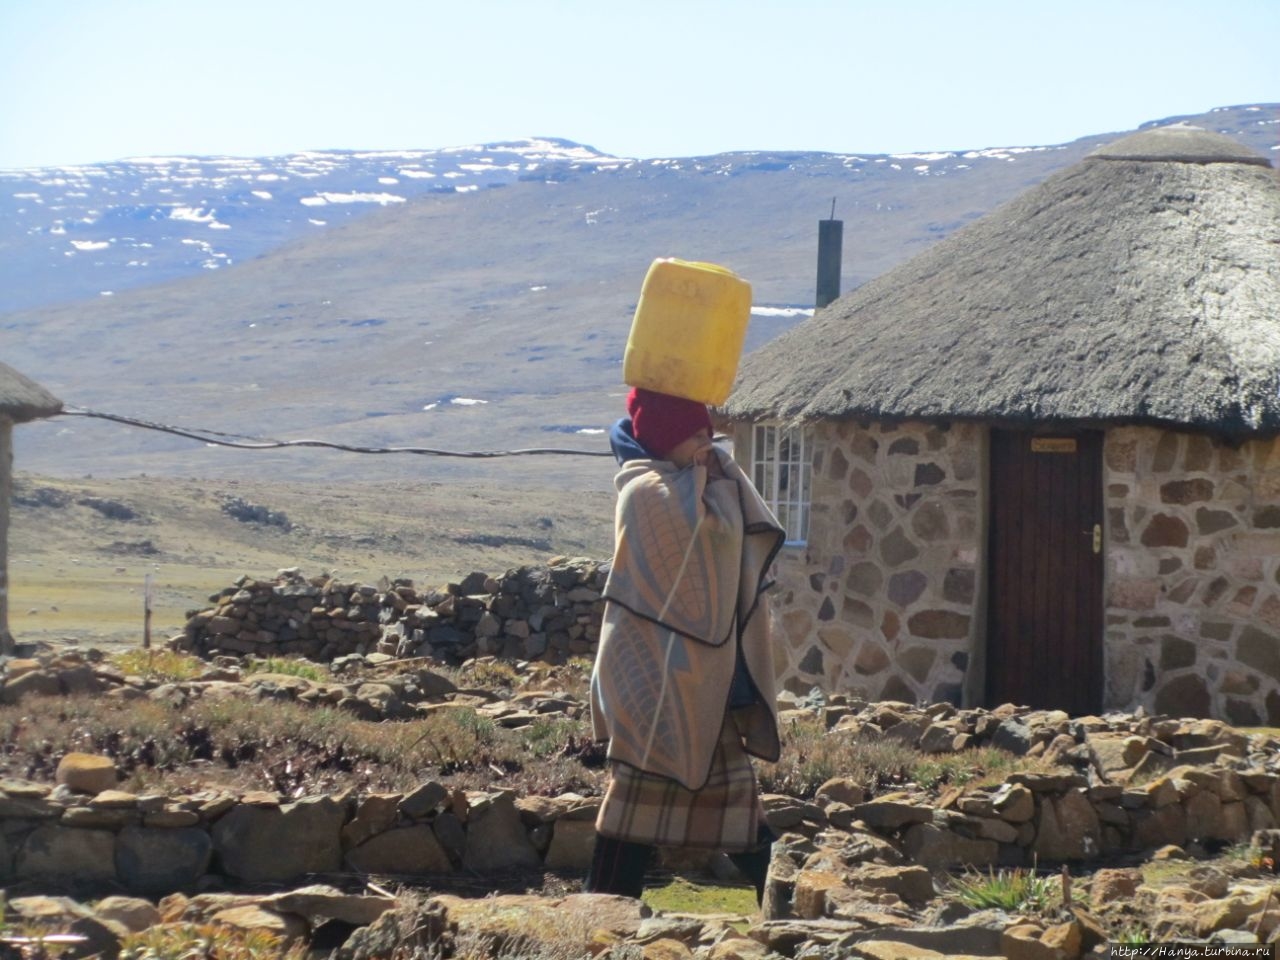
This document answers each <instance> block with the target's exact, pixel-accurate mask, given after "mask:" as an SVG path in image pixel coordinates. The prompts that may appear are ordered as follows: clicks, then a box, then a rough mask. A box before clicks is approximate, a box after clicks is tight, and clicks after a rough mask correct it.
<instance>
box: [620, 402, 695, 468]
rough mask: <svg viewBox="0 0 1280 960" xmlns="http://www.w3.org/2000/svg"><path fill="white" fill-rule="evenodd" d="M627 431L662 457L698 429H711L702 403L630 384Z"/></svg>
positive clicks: (645, 446)
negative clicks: (629, 415)
mask: <svg viewBox="0 0 1280 960" xmlns="http://www.w3.org/2000/svg"><path fill="white" fill-rule="evenodd" d="M627 413H629V414H631V432H632V434H633V435H634V436H635V438H636V439H637V440H639V441H640V445H641V446H642V447H644V448H645V449H646V450H648V451H649V452H650V453H653V454H655V455H657V456H659V457H665V456H666V455H667V454H668V453H670V452H671V451H672V450H674V449H675V448H676V447H677V446H679V445H680V444H681V443H683V442H684V441H685V440H688V439H689V438H690V437H692V436H693V435H694V434H695V433H697V432H698V431H699V430H706V431H707V433H709V434H710V433H714V430H713V429H712V426H711V414H709V413H708V412H707V408H706V405H705V404H701V403H699V402H698V401H697V400H686V399H685V398H684V397H673V396H671V395H670V394H666V393H657V392H655V391H653V390H645V389H643V388H642V387H633V388H632V390H631V392H630V393H629V394H627Z"/></svg>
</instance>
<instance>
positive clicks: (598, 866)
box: [583, 835, 654, 899]
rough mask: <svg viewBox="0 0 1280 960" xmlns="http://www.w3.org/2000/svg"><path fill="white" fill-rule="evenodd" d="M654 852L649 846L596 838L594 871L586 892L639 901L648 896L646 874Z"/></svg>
mask: <svg viewBox="0 0 1280 960" xmlns="http://www.w3.org/2000/svg"><path fill="white" fill-rule="evenodd" d="M653 851H654V848H653V847H652V846H650V845H649V844H647V843H632V842H631V841H629V840H615V839H614V838H613V837H602V836H599V835H597V836H596V848H595V852H594V853H593V854H592V855H591V869H590V870H589V871H588V872H587V882H586V884H585V885H584V887H583V889H585V890H586V892H587V893H614V894H618V895H619V896H623V897H635V898H637V899H639V897H640V894H641V893H643V892H644V872H645V870H647V869H648V867H649V859H650V858H651V857H652V856H653Z"/></svg>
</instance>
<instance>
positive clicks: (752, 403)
mask: <svg viewBox="0 0 1280 960" xmlns="http://www.w3.org/2000/svg"><path fill="white" fill-rule="evenodd" d="M723 412H724V413H725V414H727V415H728V416H729V417H730V418H732V419H764V418H780V419H783V420H792V421H806V420H815V419H819V418H824V417H835V418H848V417H869V418H886V419H890V418H892V419H897V418H925V419H935V418H947V419H951V418H956V419H977V420H988V421H1003V422H1008V423H1018V422H1023V423H1025V422H1031V421H1037V422H1059V423H1088V422H1092V423H1100V422H1117V421H1120V422H1130V423H1134V422H1136V423H1142V422H1147V423H1164V424H1173V425H1182V426H1186V427H1189V428H1193V429H1204V430H1211V431H1220V432H1226V433H1250V432H1259V431H1261V432H1277V431H1280V178H1277V176H1276V173H1275V171H1274V170H1272V169H1271V167H1270V164H1269V162H1268V161H1267V160H1266V159H1265V158H1264V157H1261V156H1259V155H1258V154H1255V153H1253V152H1252V151H1250V150H1249V149H1247V148H1245V147H1242V146H1240V145H1239V144H1237V143H1236V142H1235V141H1232V140H1230V139H1228V138H1226V137H1224V136H1220V135H1218V134H1213V133H1207V132H1205V131H1203V130H1198V129H1194V128H1187V127H1168V128H1161V129H1155V130H1147V131H1143V132H1141V133H1137V134H1134V135H1132V136H1129V137H1125V138H1124V139H1122V140H1120V141H1118V142H1116V143H1113V144H1109V145H1107V146H1104V147H1102V148H1100V149H1099V150H1097V151H1095V152H1094V153H1093V154H1091V155H1090V156H1089V157H1088V158H1086V159H1085V160H1083V161H1081V162H1080V163H1078V164H1076V165H1075V166H1073V167H1071V168H1070V169H1068V170H1065V171H1063V172H1061V173H1058V174H1056V175H1054V176H1053V177H1051V178H1050V179H1048V180H1046V181H1045V182H1044V183H1042V184H1040V185H1039V186H1037V187H1034V188H1032V189H1031V190H1029V191H1027V192H1026V193H1024V194H1023V195H1022V196H1020V197H1018V198H1017V199H1015V200H1013V201H1011V202H1010V203H1008V204H1005V205H1004V206H1003V207H1000V208H999V209H997V210H996V211H994V212H993V213H991V214H989V215H988V216H986V217H984V218H983V219H981V220H978V221H975V222H974V223H972V224H970V225H969V226H968V227H966V228H964V229H963V230H960V231H957V232H956V233H954V234H952V235H951V236H950V237H948V238H947V239H945V240H943V241H941V242H939V243H938V244H936V245H935V246H933V247H931V248H930V249H928V250H926V251H924V252H923V253H921V254H920V255H918V256H916V257H914V258H912V259H911V260H910V261H908V262H906V263H904V264H902V265H901V266H898V267H896V268H895V269H893V270H891V271H889V272H888V273H887V274H884V275H883V276H881V277H879V278H877V279H876V280H873V281H871V282H870V283H867V284H864V285H863V286H861V287H859V288H858V289H857V290H855V291H853V292H851V293H849V294H847V295H845V296H844V297H841V298H840V299H839V300H837V301H835V302H834V303H833V304H831V305H830V306H829V307H827V308H825V309H824V310H821V311H819V313H818V314H817V315H816V316H814V317H813V318H812V319H811V320H808V321H806V322H805V323H803V324H801V325H800V326H798V327H795V328H793V329H792V330H791V331H789V332H788V333H786V334H784V335H783V336H782V337H779V338H778V339H777V340H774V341H772V342H771V343H769V344H766V345H765V346H764V347H762V348H760V349H759V350H757V351H755V352H754V353H752V354H751V355H749V356H748V357H746V358H745V359H744V361H743V364H742V368H741V370H740V372H739V375H738V380H737V383H736V384H735V386H734V391H733V393H732V395H731V396H730V398H729V400H728V402H727V403H726V404H725V406H724V409H723Z"/></svg>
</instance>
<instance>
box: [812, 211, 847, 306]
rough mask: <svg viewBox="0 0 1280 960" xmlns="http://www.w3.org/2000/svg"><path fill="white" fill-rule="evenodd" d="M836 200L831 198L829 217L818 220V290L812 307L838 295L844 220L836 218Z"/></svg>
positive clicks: (822, 304) (826, 302) (821, 304)
mask: <svg viewBox="0 0 1280 960" xmlns="http://www.w3.org/2000/svg"><path fill="white" fill-rule="evenodd" d="M835 217H836V201H835V198H834V197H832V198H831V218H830V219H828V220H819V221H818V291H817V296H816V297H815V298H814V307H815V308H816V309H818V310H821V309H822V308H823V307H825V306H826V305H827V304H829V303H830V302H831V301H832V300H835V299H836V298H837V297H839V296H840V257H841V248H842V246H843V244H844V221H843V220H837V219H836V218H835Z"/></svg>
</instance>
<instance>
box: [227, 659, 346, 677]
mask: <svg viewBox="0 0 1280 960" xmlns="http://www.w3.org/2000/svg"><path fill="white" fill-rule="evenodd" d="M247 672H248V673H251V674H252V673H280V674H284V675H285V676H289V677H301V678H302V679H304V680H314V681H315V682H316V683H324V682H325V681H327V680H332V679H333V674H331V673H330V672H329V670H328V669H326V668H325V667H322V666H320V664H317V663H312V662H311V661H310V660H295V659H292V658H290V657H268V658H267V659H265V660H251V661H249V667H248V670H247Z"/></svg>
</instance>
